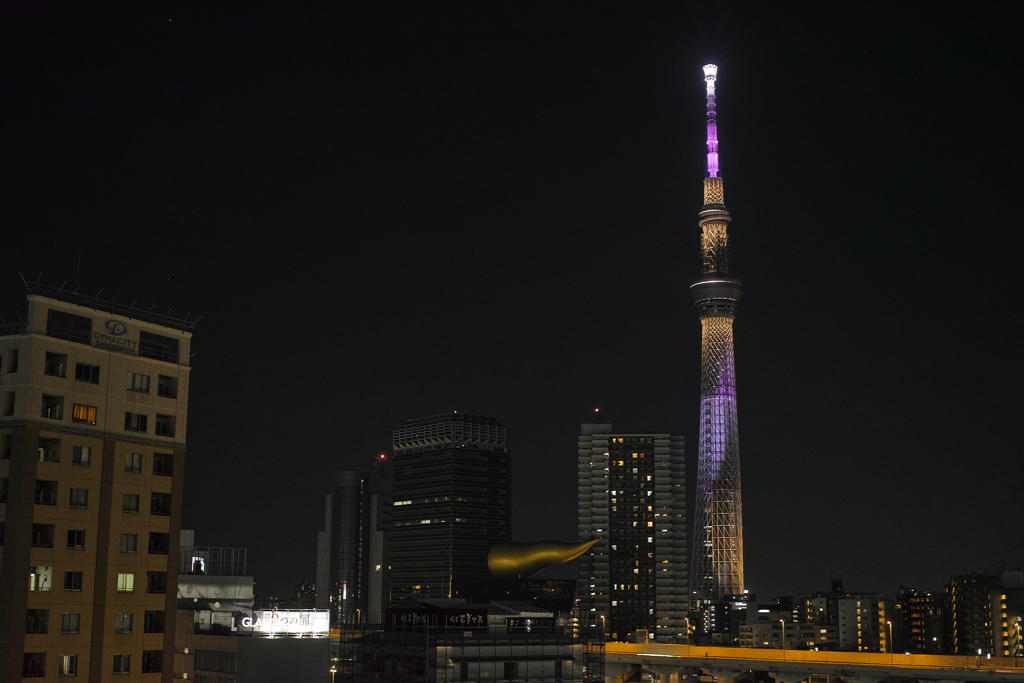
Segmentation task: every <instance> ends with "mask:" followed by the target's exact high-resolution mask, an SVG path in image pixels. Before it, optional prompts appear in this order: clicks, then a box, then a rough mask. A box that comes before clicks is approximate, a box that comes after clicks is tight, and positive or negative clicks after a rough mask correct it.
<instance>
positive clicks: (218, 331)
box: [0, 2, 1024, 598]
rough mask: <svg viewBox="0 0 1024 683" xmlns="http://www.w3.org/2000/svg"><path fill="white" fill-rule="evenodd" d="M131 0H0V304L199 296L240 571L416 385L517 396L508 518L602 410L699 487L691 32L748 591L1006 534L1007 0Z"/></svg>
mask: <svg viewBox="0 0 1024 683" xmlns="http://www.w3.org/2000/svg"><path fill="white" fill-rule="evenodd" d="M143 4H144V5H152V13H150V14H140V13H132V12H136V11H137V10H136V8H135V4H133V3H125V4H124V5H123V7H122V9H121V11H120V13H115V12H111V13H108V14H103V15H98V14H93V13H92V11H91V10H86V9H84V8H82V7H80V6H79V7H70V8H57V6H56V5H48V4H43V5H42V6H41V8H40V7H37V6H36V5H34V4H30V3H26V4H24V5H23V6H21V8H20V9H15V10H13V11H12V10H11V9H10V8H8V10H6V11H7V14H6V15H5V16H4V17H3V20H2V21H0V117H2V118H0V145H2V146H0V225H2V232H0V235H2V243H0V313H2V314H3V316H4V317H5V318H6V319H7V320H10V319H11V318H12V317H13V313H14V311H15V310H23V305H24V287H23V285H22V283H21V279H20V278H19V277H18V273H19V272H21V273H23V274H25V276H26V277H27V278H32V279H34V278H35V277H37V276H38V275H39V274H40V273H42V279H43V281H44V282H46V283H49V284H52V285H60V284H61V283H62V282H64V281H65V280H66V281H68V282H69V283H70V284H69V285H68V286H71V287H73V284H74V283H75V281H76V278H77V280H78V283H79V289H80V291H82V292H89V293H95V292H96V291H98V290H101V289H102V290H103V292H104V295H105V296H106V295H110V296H113V295H114V294H115V293H118V294H119V297H118V300H119V301H125V302H126V303H128V302H131V300H132V299H135V298H138V300H139V304H140V305H144V306H145V307H146V308H148V306H149V305H150V304H152V303H156V304H157V307H156V310H158V311H164V310H166V309H168V308H171V309H173V310H172V314H185V313H187V312H191V317H193V318H194V317H197V316H200V315H201V316H203V318H202V320H201V321H200V323H199V325H198V327H197V330H196V333H195V336H194V339H193V351H194V352H195V354H196V355H195V357H194V358H193V359H192V375H191V378H192V379H191V382H192V384H191V391H190V395H189V430H188V455H187V458H186V469H185V500H184V513H183V521H182V524H183V526H184V527H185V528H193V529H195V530H196V539H197V542H198V543H200V544H204V545H228V546H242V547H247V548H249V558H250V566H249V570H250V572H251V573H253V574H254V576H255V579H256V584H257V592H260V593H263V594H280V593H285V592H288V591H289V590H290V589H291V587H292V585H294V584H295V583H297V582H299V581H301V580H303V579H305V580H307V581H312V580H313V578H314V574H315V573H314V565H315V549H316V532H317V530H318V529H320V528H322V526H321V525H322V521H323V497H324V494H325V493H327V492H328V482H329V474H330V472H332V471H334V470H343V469H357V468H365V467H367V466H368V464H369V461H370V459H371V458H372V457H373V456H374V455H376V454H378V453H381V452H389V451H390V443H391V430H392V429H394V428H395V427H397V426H398V425H400V424H401V423H403V422H405V421H406V420H407V419H408V418H415V417H421V416H426V415H433V414H438V413H443V412H447V411H451V410H458V411H465V412H482V413H492V414H493V415H494V416H495V417H496V418H497V419H499V420H500V421H502V422H503V423H504V424H505V425H507V426H508V427H509V429H510V430H511V432H512V435H513V462H514V465H513V472H514V505H515V507H514V514H513V518H514V538H515V539H516V540H522V541H527V540H539V539H556V540H562V541H569V540H575V534H576V436H577V434H578V433H579V424H580V422H582V421H590V420H591V419H592V417H593V414H594V413H593V411H594V408H595V407H600V409H601V413H600V414H601V415H602V416H605V417H607V418H609V419H611V421H612V423H613V425H614V427H615V429H616V430H621V431H627V432H628V431H662V432H672V433H681V434H683V435H684V436H685V437H686V439H687V471H688V475H689V479H690V482H691V486H692V482H693V478H694V476H695V474H696V453H697V443H696V438H697V426H698V399H699V387H698V379H699V370H700V324H699V322H698V320H697V316H696V313H695V310H694V307H693V305H692V303H691V302H690V299H689V294H688V286H689V284H690V283H691V282H692V281H693V280H695V279H696V278H697V276H698V274H699V234H700V231H699V228H698V227H697V224H696V217H697V212H698V211H699V210H700V206H701V203H702V194H701V192H702V185H701V180H702V178H703V171H704V151H705V149H704V135H705V131H704V82H703V80H702V73H701V66H702V65H703V64H704V63H706V62H710V61H714V62H716V63H717V64H718V65H719V80H718V111H719V116H718V118H719V138H720V149H721V167H722V176H723V177H724V179H725V196H726V202H727V204H728V206H729V209H730V210H731V212H732V215H733V223H732V225H731V227H730V229H729V232H730V235H731V236H732V238H731V239H732V255H733V261H732V264H733V273H734V274H735V275H737V276H738V277H740V278H741V279H742V280H743V281H744V283H745V288H746V289H745V298H744V302H743V305H742V306H741V308H740V312H739V317H738V319H737V322H736V327H735V334H736V369H737V388H738V395H739V425H740V450H741V461H742V472H743V502H744V526H745V528H744V536H745V545H746V551H745V552H746V578H747V585H748V587H749V588H750V589H751V590H752V591H754V592H756V593H757V594H758V595H759V596H760V597H762V598H770V597H773V596H776V595H779V594H795V595H801V594H804V595H806V594H810V593H811V592H812V591H814V590H823V589H827V588H828V585H829V579H830V577H831V576H833V575H836V576H839V575H841V576H842V577H843V578H844V580H845V583H846V587H847V589H852V590H862V591H869V590H877V591H883V592H889V593H892V592H894V591H895V589H896V587H897V586H898V585H899V584H901V583H903V584H906V585H911V586H915V587H918V588H921V589H928V590H930V589H934V588H935V587H936V583H937V581H938V580H939V579H940V578H941V580H943V581H944V580H945V578H946V577H947V576H948V575H949V574H950V573H957V572H962V571H963V570H964V569H965V568H966V569H969V570H980V569H983V568H985V569H988V570H989V571H993V570H995V569H997V568H998V566H999V564H1000V563H1001V562H1004V563H1005V564H1006V566H1007V568H1011V567H1016V566H1017V565H1018V563H1020V562H1021V561H1022V560H1024V557H1022V555H1024V552H1022V531H1021V529H1022V523H1024V506H1022V505H1021V497H1022V496H1021V481H1022V469H1024V467H1022V443H1024V434H1022V425H1024V419H1022V417H1024V398H1022V393H1024V392H1022V389H1024V386H1022V385H1024V382H1022V380H1024V363H1022V354H1021V349H1022V332H1024V325H1022V311H1021V308H1022V306H1021V291H1022V284H1021V279H1020V272H1021V268H1020V262H1021V253H1022V246H1024V244H1022V243H1024V238H1022V236H1021V218H1020V214H1021V211H1022V206H1021V189H1020V188H1021V183H1022V181H1024V166H1022V159H1024V155H1022V153H1024V144H1022V137H1024V136H1022V133H1021V125H1022V124H1021V121H1022V113H1021V111H1022V108H1021V105H1022V103H1024V97H1022V82H1024V81H1022V76H1021V73H1022V71H1021V66H1022V65H1024V60H1022V54H1021V52H1022V48H1021V45H1022V41H1021V35H1024V32H1022V29H1024V21H1022V19H1024V17H1022V10H1021V5H1020V3H1006V4H992V5H986V4H982V3H977V2H972V3H960V4H939V3H916V4H912V3H886V4H880V5H875V6H871V5H867V4H863V3H843V4H839V3H816V4H814V5H807V6H805V7H803V8H799V7H796V6H791V5H788V4H785V5H784V4H781V3H758V4H753V3H752V4H750V5H744V4H732V3H703V5H705V7H700V6H699V5H698V4H697V3H688V4H686V5H684V4H683V3H673V4H671V5H670V4H655V3H628V4H627V3H622V4H619V5H617V6H610V5H607V6H606V5H599V4H593V3H586V4H583V3H578V4H555V5H552V4H550V3H545V4H540V3H537V4H528V3H514V4H497V3H466V4H455V3H443V4H440V5H434V6H429V5H426V4H422V3H420V4H417V5H414V6H402V5H386V6H385V5H384V4H383V3H373V4H371V3H358V4H341V3H335V4H333V5H332V8H331V9H326V8H324V9H323V10H322V11H321V9H316V10H314V9H296V8H288V9H286V8H283V7H276V6H273V5H267V6H263V7H260V6H258V5H257V4H255V3H245V4H241V3H239V4H237V5H233V6H230V7H229V6H228V5H226V4H223V3H216V4H217V5H218V6H217V7H211V5H214V4H215V3H208V2H198V3H192V4H189V3H177V2H166V3H143ZM79 261H80V263H81V268H80V272H79ZM690 503H691V508H692V498H691V501H690ZM691 522H692V517H691Z"/></svg>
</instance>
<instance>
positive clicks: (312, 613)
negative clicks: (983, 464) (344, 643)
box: [241, 610, 330, 637]
mask: <svg viewBox="0 0 1024 683" xmlns="http://www.w3.org/2000/svg"><path fill="white" fill-rule="evenodd" d="M329 615H330V612H328V611H327V610H262V611H256V612H253V613H252V615H251V616H245V617H242V622H241V624H242V628H243V629H251V630H252V632H253V633H254V634H260V635H263V636H277V635H282V636H283V635H287V636H317V637H319V636H326V635H327V634H328V632H329V631H330V616H329Z"/></svg>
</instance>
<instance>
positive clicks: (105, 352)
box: [0, 284, 193, 683]
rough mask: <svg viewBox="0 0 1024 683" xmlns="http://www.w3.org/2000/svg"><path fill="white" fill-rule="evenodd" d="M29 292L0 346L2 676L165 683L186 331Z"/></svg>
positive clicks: (143, 316) (165, 320)
mask: <svg viewBox="0 0 1024 683" xmlns="http://www.w3.org/2000/svg"><path fill="white" fill-rule="evenodd" d="M29 291H30V294H29V296H28V308H27V315H26V316H25V318H24V323H21V324H18V325H14V326H7V327H5V328H4V329H3V335H2V336H0V397H2V400H3V413H2V415H0V544H2V548H0V552H2V555H0V557H2V561H0V562H2V563H0V680H18V679H20V678H22V677H39V678H48V679H49V678H52V679H54V680H56V678H57V677H58V676H80V677H86V678H88V680H90V681H96V682H101V681H112V680H124V679H123V678H122V675H123V674H130V675H132V676H138V675H139V674H159V680H163V681H166V682H167V683H170V681H171V680H172V675H173V662H174V632H175V614H176V601H175V598H176V593H177V568H178V550H179V528H180V519H181V491H182V473H183V470H184V460H185V434H186V426H187V425H186V414H187V406H188V387H189V366H188V363H189V356H190V342H191V336H192V334H191V332H192V327H193V326H192V324H191V323H189V322H188V321H186V320H175V319H172V318H169V317H167V316H158V315H151V314H147V313H145V312H143V311H138V310H133V309H131V308H130V307H128V306H122V305H117V304H114V303H112V302H109V303H104V302H100V301H98V300H95V299H93V298H92V297H88V298H86V297H80V296H77V295H73V294H72V295H69V294H67V293H64V292H61V291H59V290H54V289H50V288H47V287H45V286H42V285H39V284H33V285H30V286H29ZM148 680H157V677H156V676H154V677H153V678H152V679H148Z"/></svg>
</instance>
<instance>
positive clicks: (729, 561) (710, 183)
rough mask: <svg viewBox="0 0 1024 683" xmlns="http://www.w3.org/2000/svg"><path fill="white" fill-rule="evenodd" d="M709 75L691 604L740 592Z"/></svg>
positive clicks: (719, 196) (734, 446) (723, 255)
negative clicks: (698, 431)
mask: <svg viewBox="0 0 1024 683" xmlns="http://www.w3.org/2000/svg"><path fill="white" fill-rule="evenodd" d="M717 77H718V67H717V66H715V65H714V64H708V65H706V66H705V67H704V79H705V81H706V83H707V115H708V118H707V132H708V136H707V146H708V158H707V176H706V177H705V178H704V206H703V207H702V208H701V211H700V214H699V221H698V223H699V225H700V228H701V251H702V253H703V257H704V258H703V263H702V265H701V272H702V274H703V275H702V277H701V278H700V279H699V280H698V281H697V282H694V283H693V284H692V285H691V286H690V293H691V294H692V295H693V301H694V304H696V306H697V311H698V315H699V316H700V324H701V374H700V439H699V445H698V460H697V493H696V505H695V509H694V534H693V536H694V545H693V565H692V567H691V571H692V576H693V578H692V581H691V583H692V586H691V588H690V590H691V597H692V599H693V602H694V604H695V605H696V606H699V605H700V604H704V603H709V602H715V601H717V600H721V599H724V598H725V596H729V595H742V594H743V504H742V501H741V497H740V446H739V432H738V428H737V420H736V364H735V360H734V357H733V335H732V324H733V321H734V320H735V318H736V311H737V309H738V308H739V303H740V298H741V295H742V293H743V283H741V282H740V281H739V280H737V279H736V278H735V277H733V276H731V275H730V274H729V237H728V234H727V233H726V229H727V228H728V227H729V223H730V221H731V220H732V219H731V218H730V216H729V210H728V209H727V208H726V206H725V194H724V190H723V186H722V177H721V174H720V173H719V165H718V123H717V121H716V113H715V80H716V79H717Z"/></svg>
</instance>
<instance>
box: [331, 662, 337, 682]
mask: <svg viewBox="0 0 1024 683" xmlns="http://www.w3.org/2000/svg"><path fill="white" fill-rule="evenodd" d="M337 671H338V667H336V666H334V665H333V664H332V665H331V683H334V674H335V672H337Z"/></svg>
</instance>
